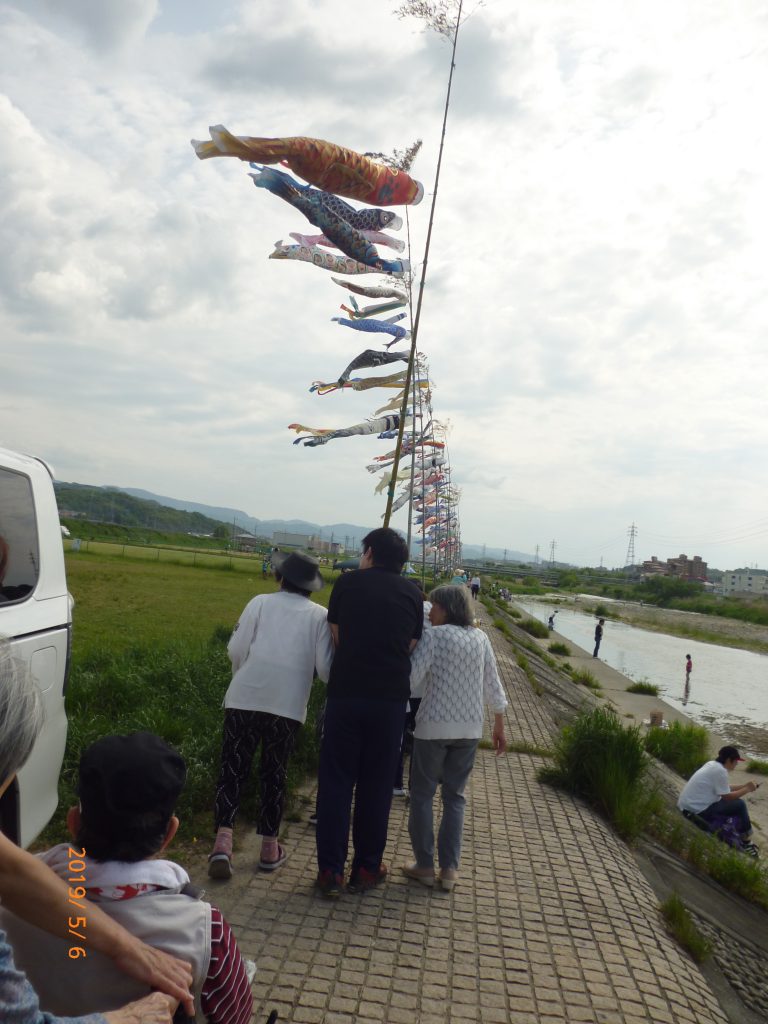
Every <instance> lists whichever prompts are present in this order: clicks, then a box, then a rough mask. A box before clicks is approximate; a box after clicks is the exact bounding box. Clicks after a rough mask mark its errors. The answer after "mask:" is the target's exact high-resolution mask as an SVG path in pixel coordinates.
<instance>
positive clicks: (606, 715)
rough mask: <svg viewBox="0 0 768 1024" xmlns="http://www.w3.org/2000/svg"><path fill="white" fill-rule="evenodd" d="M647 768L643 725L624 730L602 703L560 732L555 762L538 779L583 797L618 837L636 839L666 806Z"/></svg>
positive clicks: (614, 714) (615, 715)
mask: <svg viewBox="0 0 768 1024" xmlns="http://www.w3.org/2000/svg"><path fill="white" fill-rule="evenodd" d="M647 772H648V757H647V755H646V753H645V751H644V750H643V743H642V738H641V735H640V729H639V728H638V727H637V726H635V727H634V728H625V727H624V726H623V725H622V724H621V721H620V720H619V717H618V716H617V714H616V713H615V712H614V711H612V710H610V709H609V708H604V707H597V708H594V709H592V710H591V711H585V712H582V713H581V714H579V715H578V716H577V717H576V718H575V719H574V721H573V723H572V724H571V725H567V726H566V727H565V728H564V729H563V730H562V731H561V733H560V736H559V738H558V740H557V742H556V744H555V751H554V758H553V764H552V765H548V766H547V767H545V768H542V769H541V770H540V772H539V778H540V779H541V780H542V781H543V782H547V783H549V784H551V785H555V786H558V787H559V788H561V789H565V790H567V791H568V792H570V793H576V794H578V795H579V796H582V797H584V798H585V799H586V800H588V801H589V802H590V803H591V804H592V805H593V806H594V807H596V808H597V809H598V810H599V811H600V812H601V813H603V814H604V815H605V817H606V818H608V820H609V821H610V822H611V823H612V824H613V826H614V827H615V829H616V831H617V832H618V833H619V835H621V836H622V837H623V838H624V839H627V840H633V839H635V838H637V836H639V835H640V833H641V832H642V831H643V830H644V829H645V827H646V825H647V824H648V822H649V820H650V819H651V818H652V817H653V816H654V815H655V814H656V813H657V812H658V810H659V809H660V807H661V806H662V801H661V797H660V796H659V795H658V793H657V792H656V790H655V788H653V787H649V786H648V785H647Z"/></svg>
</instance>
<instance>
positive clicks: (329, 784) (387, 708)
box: [317, 528, 424, 897]
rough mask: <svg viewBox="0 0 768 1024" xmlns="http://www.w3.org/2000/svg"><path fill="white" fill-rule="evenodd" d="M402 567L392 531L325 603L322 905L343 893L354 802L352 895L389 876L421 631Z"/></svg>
mask: <svg viewBox="0 0 768 1024" xmlns="http://www.w3.org/2000/svg"><path fill="white" fill-rule="evenodd" d="M407 558H408V548H407V545H406V543H405V541H404V540H403V538H402V537H401V536H400V535H399V534H398V533H396V532H395V531H394V530H390V529H388V528H382V529H379V530H373V531H372V532H371V533H369V534H368V536H367V537H365V539H364V540H363V556H362V558H361V559H360V569H358V570H356V571H353V572H348V573H344V575H343V576H340V577H339V578H338V579H337V580H336V583H335V584H334V587H333V591H332V593H331V597H330V601H329V602H328V624H329V625H330V627H331V632H332V634H333V638H334V642H335V644H336V654H335V656H334V660H333V665H332V666H331V673H330V678H329V680H328V702H327V706H326V712H325V723H324V732H323V742H322V746H321V748H320V776H319V786H318V806H317V863H318V870H319V873H318V878H317V884H318V888H319V889H320V891H321V892H322V893H323V895H324V896H329V897H334V896H338V894H339V893H340V891H341V889H342V888H343V885H344V865H345V862H346V859H347V852H348V846H349V826H350V818H351V816H352V815H351V808H352V797H353V793H354V799H355V812H354V820H353V822H352V839H353V844H354V856H353V858H352V869H351V873H350V877H349V888H350V890H351V891H357V892H359V891H362V890H364V889H370V888H371V887H372V886H374V885H378V883H379V882H381V881H382V880H383V879H384V878H385V877H386V873H387V869H386V867H385V866H384V865H383V864H382V862H381V858H382V854H383V853H384V847H385V845H386V842H387V825H388V823H389V809H390V805H391V803H392V779H393V778H394V774H395V768H396V767H397V761H398V757H399V753H400V742H401V740H402V735H403V724H404V721H405V712H406V705H407V702H408V697H409V695H410V676H411V659H410V653H411V651H412V650H413V648H414V647H415V645H416V642H417V641H418V639H419V637H420V636H421V631H422V627H423V623H424V613H423V604H422V598H421V594H420V593H419V591H418V589H417V588H416V587H415V586H414V585H413V583H411V582H410V581H409V580H407V579H405V578H404V577H402V576H401V575H400V572H401V571H402V568H403V566H404V565H405V563H406V561H407Z"/></svg>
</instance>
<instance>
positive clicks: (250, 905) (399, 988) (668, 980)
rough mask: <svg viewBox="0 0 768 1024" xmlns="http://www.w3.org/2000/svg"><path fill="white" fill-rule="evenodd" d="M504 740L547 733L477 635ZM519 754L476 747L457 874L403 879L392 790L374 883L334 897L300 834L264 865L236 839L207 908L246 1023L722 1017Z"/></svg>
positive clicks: (613, 850)
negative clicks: (226, 942)
mask: <svg viewBox="0 0 768 1024" xmlns="http://www.w3.org/2000/svg"><path fill="white" fill-rule="evenodd" d="M490 632H491V639H492V641H493V643H494V647H495V649H496V652H497V657H498V660H499V669H500V673H501V675H502V679H503V681H504V683H505V685H506V688H507V692H508V695H509V699H510V707H509V709H508V715H507V721H508V735H509V738H510V740H511V741H518V742H520V741H524V742H528V743H531V744H536V745H547V744H549V743H550V742H551V733H552V728H553V726H552V722H551V720H550V719H549V716H548V714H547V710H546V706H545V705H544V703H543V701H541V700H540V699H539V698H537V697H536V695H535V694H534V692H533V690H532V688H531V685H530V683H529V682H528V680H527V679H526V677H525V675H524V674H523V672H522V671H521V670H520V669H519V668H518V666H517V665H516V663H515V662H514V660H513V659H512V658H511V657H510V656H509V654H508V653H507V649H508V648H507V644H506V641H505V640H504V639H503V638H501V637H500V636H499V635H498V634H497V633H496V631H495V630H493V629H491V631H490ZM540 764H541V761H540V760H539V759H537V758H534V757H531V756H529V755H524V754H508V755H507V756H506V757H504V758H496V757H494V755H493V754H492V752H491V751H487V750H480V751H478V758H477V762H476V766H475V769H474V772H473V774H472V778H471V783H470V786H469V787H468V793H467V796H468V805H467V816H466V823H465V840H464V851H463V858H462V865H461V879H460V882H459V884H458V885H457V886H456V888H455V889H454V890H453V892H451V893H446V892H443V891H442V890H440V889H437V888H436V889H433V890H429V889H426V888H424V887H422V886H420V885H418V884H417V883H415V882H409V881H408V880H407V879H406V878H405V877H403V876H402V875H401V874H400V873H399V870H398V868H399V866H400V865H402V864H403V863H405V862H406V861H407V860H409V859H411V850H410V844H409V841H408V831H407V808H406V805H405V802H404V801H403V800H402V799H400V800H398V799H397V798H396V799H395V801H394V804H393V809H392V816H391V819H390V836H389V843H388V847H387V853H386V858H387V860H388V862H389V864H390V870H391V874H390V879H389V880H388V881H387V883H386V884H385V885H384V886H382V887H381V888H379V889H377V890H374V891H372V892H368V893H365V894H364V895H357V896H353V895H348V894H347V895H344V896H343V897H342V898H341V899H340V900H339V901H338V902H331V901H325V900H322V899H320V898H318V897H317V896H316V895H315V893H314V892H313V889H312V883H313V880H314V876H315V872H316V865H315V843H314V838H315V837H314V829H313V828H312V827H311V826H309V825H308V824H306V823H300V824H291V825H290V826H289V828H288V832H287V836H286V839H285V843H286V845H287V847H288V848H289V849H290V851H291V856H290V859H289V860H288V862H287V864H286V865H285V867H284V868H282V869H281V870H280V871H278V872H277V873H276V874H275V875H274V876H270V875H265V874H263V873H260V872H256V871H253V870H252V865H253V864H255V862H256V860H257V857H258V843H257V840H256V839H255V837H253V836H249V837H248V838H247V839H246V841H245V842H244V844H243V848H242V850H241V851H240V852H239V855H238V857H237V862H236V866H237V872H236V875H235V877H234V878H233V879H232V880H231V881H230V882H228V883H211V882H209V880H208V879H205V881H203V879H204V873H203V871H204V869H202V868H199V869H198V871H197V872H196V874H197V878H196V881H197V883H198V884H204V885H205V886H206V887H207V889H208V894H209V897H210V899H211V901H212V902H214V903H218V904H219V905H220V906H221V907H222V909H223V910H224V912H225V914H226V915H227V917H228V918H229V920H230V922H231V923H232V925H233V927H234V928H235V931H236V933H237V935H238V938H239V941H240V945H241V947H242V949H243V951H244V952H245V953H246V954H247V955H249V956H252V957H254V958H255V959H256V961H257V963H258V973H257V975H256V980H255V982H254V995H255V1006H256V1012H255V1016H254V1020H255V1021H256V1022H257V1024H264V1021H265V1020H266V1017H267V1014H268V1012H269V1011H270V1010H271V1009H273V1008H274V1009H277V1011H278V1014H279V1020H280V1021H284V1022H294V1024H351V1022H353V1021H354V1022H360V1024H374V1022H392V1024H400V1022H402V1024H406V1022H407V1024H412V1022H413V1024H438V1022H440V1024H442V1022H448V1021H450V1022H452V1024H453V1022H456V1024H459V1022H472V1021H481V1022H497V1021H498V1022H510V1024H565V1022H572V1021H573V1022H576V1021H587V1022H590V1021H591V1022H599V1024H641V1022H643V1024H683V1022H685V1024H688V1022H690V1024H715V1022H717V1024H724V1022H725V1020H726V1018H725V1017H724V1015H723V1014H722V1012H721V1010H720V1009H719V1007H718V1005H717V1002H716V1000H715V998H714V996H713V994H712V992H711V991H710V989H709V987H708V985H707V983H706V981H705V980H704V978H703V977H702V975H701V973H700V972H699V970H698V968H697V967H696V966H695V964H693V963H692V962H691V961H690V960H689V959H688V958H687V956H686V955H685V954H684V953H682V952H681V951H680V949H679V948H678V947H677V945H676V944H675V943H674V941H673V940H672V939H671V938H669V937H668V935H667V933H666V931H665V930H664V927H663V925H662V923H661V919H660V917H659V915H658V911H657V909H656V906H657V903H656V899H655V897H654V895H653V892H652V890H651V889H650V887H649V886H648V885H647V883H646V882H645V880H644V878H643V877H642V875H641V874H640V872H639V870H638V868H637V867H636V865H635V862H634V860H633V859H632V857H631V855H630V853H629V851H628V850H627V848H626V847H625V846H624V845H623V844H622V843H621V842H620V841H619V840H618V839H616V838H615V837H614V836H613V834H612V833H611V832H610V831H609V830H608V828H607V826H606V825H604V824H603V822H602V821H601V820H600V819H599V818H598V817H597V816H596V815H594V814H593V813H592V811H590V810H589V808H587V807H586V806H585V805H582V804H581V803H579V802H575V801H574V800H573V799H572V798H570V797H567V796H565V795H563V794H561V793H559V792H557V791H555V790H552V789H549V788H547V787H545V786H542V785H540V784H539V783H538V782H537V780H536V770H537V767H538V766H539V765H540Z"/></svg>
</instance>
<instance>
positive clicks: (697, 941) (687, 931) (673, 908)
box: [659, 892, 712, 964]
mask: <svg viewBox="0 0 768 1024" xmlns="http://www.w3.org/2000/svg"><path fill="white" fill-rule="evenodd" d="M659 909H660V910H661V913H662V915H663V917H664V920H665V921H666V922H667V925H668V927H669V930H670V932H671V933H672V935H674V937H675V938H676V939H677V941H678V943H679V944H680V945H681V946H682V947H683V949H685V950H687V951H688V952H689V953H690V955H691V957H692V958H693V959H694V960H695V961H696V963H697V964H700V963H701V962H702V961H703V960H706V958H707V957H708V956H709V954H710V953H711V952H712V946H711V944H710V943H709V942H708V941H707V939H705V938H704V936H703V935H702V934H701V932H700V931H699V929H698V928H697V927H696V924H695V922H694V920H693V918H692V917H691V915H690V913H689V911H688V908H687V907H686V906H685V904H684V903H683V901H682V900H681V899H680V897H679V896H678V894H677V893H676V892H673V893H672V895H671V896H669V897H668V898H667V899H666V900H664V902H663V903H662V904H661V906H660V907H659Z"/></svg>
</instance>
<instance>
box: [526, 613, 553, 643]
mask: <svg viewBox="0 0 768 1024" xmlns="http://www.w3.org/2000/svg"><path fill="white" fill-rule="evenodd" d="M519 625H520V628H521V629H524V630H525V632H526V633H530V634H531V636H535V637H538V638H539V639H540V640H544V639H546V637H548V636H549V630H548V629H547V627H546V626H545V625H544V623H543V622H539V620H538V619H530V618H529V619H523V620H522V622H521V623H520V624H519Z"/></svg>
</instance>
